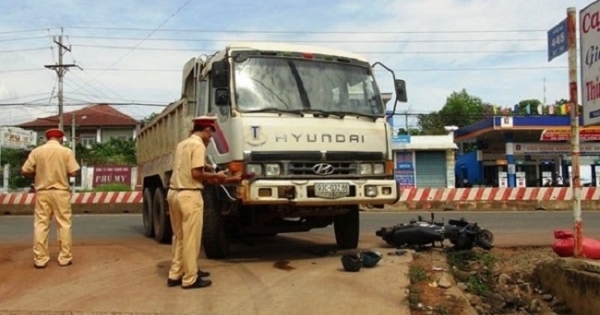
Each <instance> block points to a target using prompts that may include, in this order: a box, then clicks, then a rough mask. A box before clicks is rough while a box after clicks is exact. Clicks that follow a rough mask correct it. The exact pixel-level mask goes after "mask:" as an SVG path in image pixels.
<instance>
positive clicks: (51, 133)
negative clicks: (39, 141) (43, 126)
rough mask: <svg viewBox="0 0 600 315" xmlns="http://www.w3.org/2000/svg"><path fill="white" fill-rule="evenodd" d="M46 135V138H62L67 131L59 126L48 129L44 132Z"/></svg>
mask: <svg viewBox="0 0 600 315" xmlns="http://www.w3.org/2000/svg"><path fill="white" fill-rule="evenodd" d="M44 134H45V136H46V139H50V138H58V139H62V138H63V137H64V136H65V133H64V132H63V131H62V130H60V129H57V128H54V129H48V130H46V132H45V133H44Z"/></svg>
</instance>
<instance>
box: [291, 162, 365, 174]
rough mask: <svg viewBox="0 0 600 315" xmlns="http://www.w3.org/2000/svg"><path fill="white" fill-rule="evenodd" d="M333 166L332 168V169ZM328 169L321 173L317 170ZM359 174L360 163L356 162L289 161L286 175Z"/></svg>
mask: <svg viewBox="0 0 600 315" xmlns="http://www.w3.org/2000/svg"><path fill="white" fill-rule="evenodd" d="M330 168H331V169H330ZM319 169H321V170H326V171H323V172H321V173H317V172H315V170H317V171H318V170H319ZM356 174H358V163H355V162H329V163H320V162H295V161H294V162H289V163H288V167H287V174H286V175H295V176H336V175H356Z"/></svg>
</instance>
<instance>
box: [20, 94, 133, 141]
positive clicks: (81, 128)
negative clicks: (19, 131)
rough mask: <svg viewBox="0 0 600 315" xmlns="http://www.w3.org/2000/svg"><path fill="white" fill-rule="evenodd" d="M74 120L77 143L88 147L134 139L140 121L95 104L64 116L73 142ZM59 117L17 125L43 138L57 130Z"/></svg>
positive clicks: (107, 106) (64, 127)
mask: <svg viewBox="0 0 600 315" xmlns="http://www.w3.org/2000/svg"><path fill="white" fill-rule="evenodd" d="M73 116H74V118H75V140H76V141H77V142H78V143H81V144H83V145H86V146H89V145H91V144H93V143H104V142H106V141H108V140H110V138H119V139H131V138H135V136H136V131H137V129H138V126H139V122H138V121H137V120H135V119H133V118H132V117H130V116H128V115H126V114H124V113H122V112H120V111H118V110H117V109H115V108H113V107H112V106H110V105H107V104H96V105H90V106H86V107H84V108H81V109H78V110H75V111H71V112H65V113H63V129H64V131H65V137H66V138H67V139H69V140H70V139H71V126H72V119H73ZM58 122H59V116H58V115H53V116H48V117H42V118H38V119H35V120H32V121H29V122H26V123H22V124H20V125H17V127H21V128H24V129H29V130H35V131H36V132H38V135H39V136H41V137H43V135H44V131H45V130H47V129H49V128H56V127H58Z"/></svg>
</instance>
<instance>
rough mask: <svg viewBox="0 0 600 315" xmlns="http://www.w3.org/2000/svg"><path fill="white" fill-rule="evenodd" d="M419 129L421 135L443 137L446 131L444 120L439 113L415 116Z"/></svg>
mask: <svg viewBox="0 0 600 315" xmlns="http://www.w3.org/2000/svg"><path fill="white" fill-rule="evenodd" d="M417 120H418V121H419V122H418V124H419V128H421V134H423V135H444V134H446V130H445V129H444V126H446V124H445V123H444V119H443V117H442V115H441V114H440V113H439V112H431V113H429V114H420V115H419V116H417Z"/></svg>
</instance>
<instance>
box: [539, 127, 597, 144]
mask: <svg viewBox="0 0 600 315" xmlns="http://www.w3.org/2000/svg"><path fill="white" fill-rule="evenodd" d="M579 140H580V141H600V128H598V127H580V128H579ZM540 141H571V129H544V131H542V135H541V136H540Z"/></svg>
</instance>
